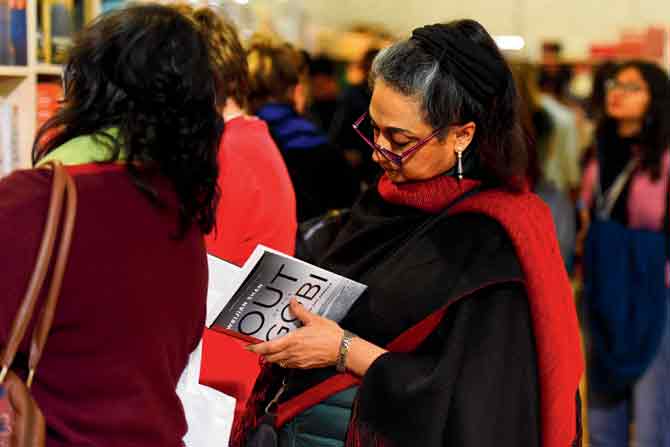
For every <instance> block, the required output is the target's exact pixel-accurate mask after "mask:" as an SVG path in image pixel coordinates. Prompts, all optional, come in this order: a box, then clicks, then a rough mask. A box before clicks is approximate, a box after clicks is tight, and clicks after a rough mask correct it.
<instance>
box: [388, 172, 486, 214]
mask: <svg viewBox="0 0 670 447" xmlns="http://www.w3.org/2000/svg"><path fill="white" fill-rule="evenodd" d="M480 183H481V182H479V181H477V180H471V179H467V178H464V179H463V180H457V179H455V178H454V177H451V176H449V175H440V176H438V177H434V178H432V179H429V180H424V181H420V182H408V183H393V182H392V181H391V180H390V179H389V177H388V176H387V175H386V174H384V175H383V176H382V177H381V178H380V179H379V182H378V183H377V190H378V191H379V195H380V196H381V197H382V198H383V199H384V200H385V201H386V202H388V203H392V204H395V205H403V206H409V207H411V208H416V209H419V210H422V211H425V212H427V213H431V214H438V213H440V212H441V211H442V210H444V209H445V208H446V207H447V206H448V205H449V204H450V203H451V202H453V201H454V200H455V199H457V198H458V197H459V196H461V195H462V194H464V193H466V192H468V191H470V190H471V189H473V188H475V187H477V186H478V185H479V184H480Z"/></svg>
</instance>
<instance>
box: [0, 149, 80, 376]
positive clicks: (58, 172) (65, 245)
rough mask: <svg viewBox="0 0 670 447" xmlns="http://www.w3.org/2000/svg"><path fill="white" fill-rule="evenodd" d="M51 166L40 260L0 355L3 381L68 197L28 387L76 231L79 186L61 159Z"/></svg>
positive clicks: (28, 317) (39, 285)
mask: <svg viewBox="0 0 670 447" xmlns="http://www.w3.org/2000/svg"><path fill="white" fill-rule="evenodd" d="M47 167H49V168H51V169H52V171H53V180H52V189H51V197H50V201H49V210H48V214H47V220H46V224H45V227H44V233H43V236H42V242H41V243H40V248H39V252H38V255H37V262H36V264H35V268H34V270H33V273H32V275H31V278H30V282H29V283H28V289H27V291H26V295H25V297H24V299H23V302H22V303H21V306H20V307H19V310H18V312H17V314H16V317H15V319H14V323H13V325H12V328H11V331H10V335H9V337H8V340H7V346H6V347H5V350H4V352H3V354H2V357H1V358H0V362H1V363H0V366H2V370H1V371H0V384H2V382H3V381H4V379H5V377H6V375H7V373H8V371H9V368H10V367H11V365H12V363H13V361H14V357H15V356H16V352H17V351H18V349H19V346H20V344H21V341H22V340H23V338H24V336H25V333H26V331H27V329H28V326H29V324H30V321H31V320H32V317H33V313H34V310H35V306H36V304H37V301H38V298H39V296H40V292H41V290H42V287H43V285H44V281H45V279H46V276H47V273H48V272H49V268H50V265H51V260H52V254H53V249H54V245H55V242H56V239H58V236H59V231H58V229H59V223H60V221H61V215H62V209H63V205H64V203H65V199H66V197H67V205H66V210H65V217H64V220H63V229H62V231H61V232H60V247H59V251H58V256H57V258H56V264H55V266H54V270H53V275H52V278H51V284H50V288H49V293H48V295H47V298H46V301H45V304H44V307H43V308H42V312H41V315H40V319H39V321H38V323H37V325H36V327H35V330H34V332H33V337H32V342H31V345H30V358H29V362H28V367H29V378H28V381H27V385H28V387H30V384H31V382H32V378H33V376H34V374H35V369H36V368H37V364H38V363H39V360H40V358H41V356H42V352H43V350H44V345H45V343H46V339H47V335H48V333H49V330H50V328H51V324H52V322H53V316H54V313H55V309H56V304H57V301H58V296H59V294H60V287H61V284H62V279H63V274H64V272H65V265H66V263H67V258H68V255H69V249H70V244H71V241H72V233H73V230H74V221H75V216H76V206H77V203H76V200H77V198H76V189H75V185H74V181H73V180H72V178H71V177H70V176H69V174H68V173H67V172H66V171H65V168H64V167H63V166H62V164H60V163H58V162H50V163H49V164H47Z"/></svg>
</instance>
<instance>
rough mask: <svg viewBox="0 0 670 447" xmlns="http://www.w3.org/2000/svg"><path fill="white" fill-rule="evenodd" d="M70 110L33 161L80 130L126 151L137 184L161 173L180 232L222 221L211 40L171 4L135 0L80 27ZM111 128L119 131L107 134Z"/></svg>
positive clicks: (113, 150) (68, 74)
mask: <svg viewBox="0 0 670 447" xmlns="http://www.w3.org/2000/svg"><path fill="white" fill-rule="evenodd" d="M64 89H65V100H64V106H63V108H62V109H61V110H60V111H59V112H58V113H57V114H56V115H55V116H54V117H53V118H51V119H50V120H49V121H48V122H47V123H46V124H45V125H44V126H43V127H42V128H41V129H40V131H39V132H38V134H37V137H36V139H35V143H34V146H33V163H37V162H39V160H40V159H41V158H42V157H44V156H45V155H46V154H48V153H50V152H51V151H53V150H54V149H56V148H58V147H59V146H61V145H63V144H64V143H66V142H68V141H69V140H72V139H73V138H76V137H79V136H82V135H92V136H93V137H94V138H95V139H96V141H97V142H99V143H101V144H104V145H105V146H106V147H107V148H108V149H109V152H110V154H111V156H110V158H109V160H108V161H109V162H115V161H117V160H119V159H120V157H121V155H122V154H123V156H124V158H125V162H126V163H125V166H126V168H127V170H128V173H129V174H130V176H131V178H132V179H133V181H134V183H135V184H136V185H137V187H138V188H139V189H140V190H141V191H142V192H143V193H145V194H146V195H147V196H148V197H149V198H150V199H151V200H152V202H153V203H155V204H157V205H161V206H162V205H163V202H162V200H161V199H160V198H159V197H158V195H157V193H156V192H155V191H154V190H153V189H152V188H151V187H150V186H149V179H150V177H151V176H152V175H154V174H155V173H159V174H160V175H162V176H164V177H166V178H167V179H169V181H170V182H171V184H172V186H173V188H174V190H175V192H176V194H177V197H178V199H179V208H180V209H179V222H178V231H177V237H183V236H184V234H185V233H186V232H187V231H188V229H189V228H190V227H191V226H192V225H193V224H197V225H198V226H199V227H200V229H201V230H202V231H203V232H205V233H208V232H210V231H211V230H212V228H213V227H214V224H215V210H216V205H217V202H218V196H219V191H218V187H217V176H218V165H217V147H218V144H217V143H218V137H219V135H220V131H221V129H222V122H221V118H220V115H219V113H218V112H217V108H216V86H215V76H214V73H213V65H212V61H211V57H210V54H209V48H208V44H207V42H206V41H205V39H204V37H203V36H202V35H201V34H200V33H199V32H198V29H197V27H196V25H195V23H194V22H193V21H191V20H190V19H189V18H187V17H185V16H183V15H182V14H180V13H179V12H177V11H175V10H174V9H172V8H168V7H164V6H160V5H138V6H131V7H128V8H125V9H122V10H118V11H114V12H111V13H108V14H105V15H103V16H101V17H100V18H98V19H97V20H96V21H95V22H93V23H92V24H91V25H89V26H88V27H86V28H85V29H84V30H83V31H82V32H81V34H79V35H78V36H77V37H76V39H75V42H74V45H73V47H72V49H71V51H70V54H69V59H68V62H67V65H66V69H65V74H64ZM111 129H118V134H117V133H116V132H110V130H111Z"/></svg>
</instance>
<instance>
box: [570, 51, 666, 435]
mask: <svg viewBox="0 0 670 447" xmlns="http://www.w3.org/2000/svg"><path fill="white" fill-rule="evenodd" d="M605 86H606V96H605V102H604V104H605V108H604V111H603V112H604V113H603V115H602V118H601V121H600V123H599V125H598V130H597V134H596V136H597V140H596V142H595V146H596V157H595V158H594V159H593V160H591V161H590V162H589V164H588V167H587V169H586V172H585V174H584V180H583V185H582V190H581V193H580V204H579V205H580V206H579V209H580V211H579V213H580V219H581V222H582V231H581V232H580V236H579V238H578V239H579V242H578V243H579V244H580V245H582V244H583V247H584V248H583V251H584V303H585V306H586V308H585V310H586V317H587V319H586V321H587V326H586V332H587V335H588V340H589V368H588V371H589V388H590V393H589V401H588V402H589V431H590V438H591V439H590V441H591V446H593V447H601V446H606V447H612V446H617V447H618V446H622V447H623V446H628V445H629V442H630V441H629V437H630V434H629V427H630V426H631V423H632V422H633V421H634V424H635V430H634V432H635V435H634V437H635V441H634V445H637V446H639V447H652V446H654V447H658V446H664V447H667V446H670V386H668V384H670V324H668V315H669V313H668V309H669V306H668V294H667V280H668V278H667V273H668V272H667V245H666V243H667V239H666V236H667V234H664V233H667V230H668V226H667V220H666V219H667V212H668V210H667V203H668V202H667V193H668V190H667V185H668V167H669V165H670V154H669V152H668V145H669V143H670V123H669V121H668V117H669V114H670V85H669V81H668V76H667V74H666V73H665V71H663V70H662V69H661V68H659V67H658V66H656V65H654V64H651V63H648V62H641V61H632V62H627V63H624V64H622V65H620V66H619V67H617V68H616V70H615V71H614V72H613V74H612V77H610V78H609V79H608V80H607V82H606V84H605ZM587 231H588V237H587ZM584 241H585V242H584Z"/></svg>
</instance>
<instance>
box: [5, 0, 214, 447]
mask: <svg viewBox="0 0 670 447" xmlns="http://www.w3.org/2000/svg"><path fill="white" fill-rule="evenodd" d="M215 92H216V89H215V81H214V76H213V69H212V64H211V60H210V55H209V51H208V46H207V43H206V41H205V40H204V38H203V37H202V36H201V35H200V33H199V32H198V30H197V29H196V27H195V26H194V24H193V22H191V21H190V20H189V19H187V18H185V17H184V16H182V15H181V14H179V13H178V12H176V11H174V10H172V9H170V8H167V7H163V6H157V5H147V6H133V7H129V8H127V9H123V10H120V11H117V12H112V13H110V14H107V15H104V16H102V17H101V18H99V19H97V20H96V21H95V22H93V23H92V24H91V25H89V26H88V27H87V28H85V29H84V30H83V31H82V33H81V34H80V35H79V36H78V37H77V38H76V40H75V42H74V45H73V48H72V50H71V52H70V56H69V60H68V63H67V65H66V69H65V102H64V105H63V108H62V110H61V111H60V112H59V113H58V114H57V115H56V116H55V117H54V118H52V119H51V120H50V121H49V122H48V123H47V124H46V125H45V126H44V127H43V128H42V129H41V130H40V132H39V134H38V136H37V139H36V143H35V147H34V161H35V163H36V165H37V167H39V166H40V165H42V164H43V163H45V162H46V161H49V160H59V161H61V162H62V163H63V164H65V165H66V167H67V169H68V171H69V172H70V174H71V175H72V176H73V178H74V180H75V182H76V185H77V189H78V203H79V206H78V215H77V221H76V231H75V234H74V240H73V242H72V248H71V253H70V259H69V263H68V266H67V270H66V272H65V278H64V282H63V287H62V293H61V296H60V302H59V305H58V308H57V310H56V315H55V320H54V325H53V329H52V332H51V336H50V337H49V342H48V344H47V349H46V351H45V353H44V357H43V360H42V363H41V368H40V370H39V371H38V373H37V376H36V377H35V381H34V383H33V395H34V396H35V399H36V400H37V403H38V404H39V406H40V407H41V409H42V411H43V412H44V416H45V418H46V424H47V446H54V447H55V446H74V445H86V446H148V445H152V446H166V447H168V446H174V447H177V446H181V445H182V437H183V435H184V433H185V432H186V423H185V418H184V414H183V409H182V406H181V403H180V401H179V399H178V397H177V394H176V392H175V388H176V384H177V381H178V379H179V376H180V374H181V373H182V370H183V369H184V367H185V365H186V361H187V358H188V355H189V353H190V352H191V351H192V350H193V349H194V348H195V347H196V345H197V343H198V341H199V338H200V335H201V334H202V328H203V325H204V320H205V300H206V291H207V261H206V252H205V243H204V238H203V234H204V233H208V232H210V231H211V230H212V228H213V226H214V221H215V208H216V201H217V196H218V192H217V186H216V185H217V183H216V181H217V174H218V168H217V162H216V147H217V141H218V134H219V129H220V117H219V113H218V111H217V109H216V94H215ZM50 184H51V175H50V171H49V170H46V169H31V170H23V171H17V172H15V173H14V174H12V175H10V176H8V177H6V178H4V179H3V180H2V181H0V197H2V199H1V200H0V229H1V230H0V246H1V247H2V252H3V256H2V257H1V260H0V296H1V297H2V300H0V344H2V343H3V340H6V337H7V335H8V331H9V328H10V327H11V324H12V319H13V318H14V315H15V314H16V310H17V307H18V305H19V300H20V299H21V297H22V293H23V291H24V289H25V287H26V284H27V281H28V275H29V272H30V269H31V267H32V265H33V263H34V256H35V253H37V249H38V245H39V234H40V231H39V229H40V228H41V227H42V225H43V221H44V216H45V213H46V210H47V204H48V200H49V192H50V188H51V186H50ZM27 348H28V347H27V346H24V347H23V348H22V349H23V352H24V353H25V352H27ZM17 366H20V365H17Z"/></svg>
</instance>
